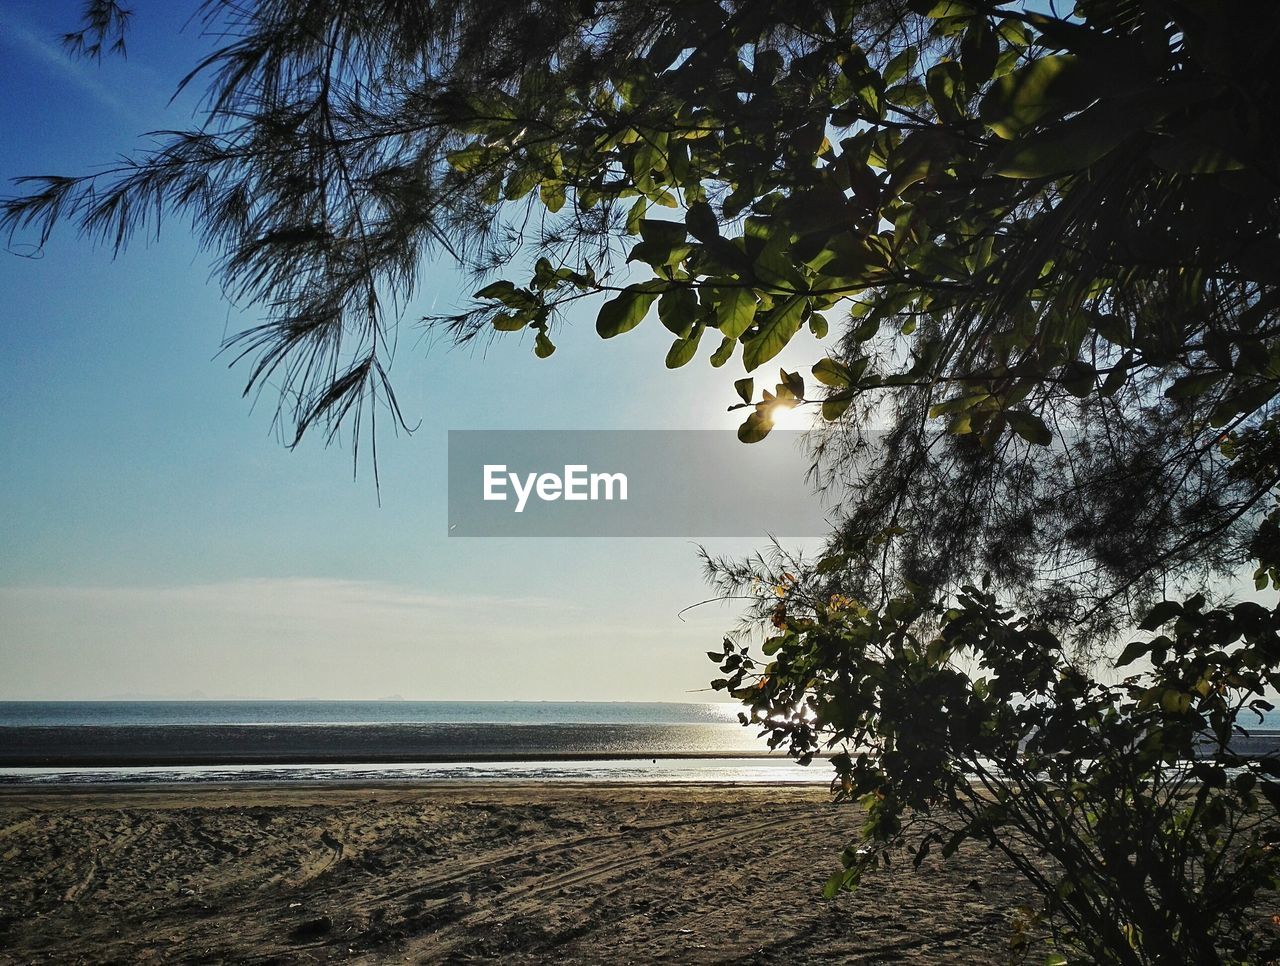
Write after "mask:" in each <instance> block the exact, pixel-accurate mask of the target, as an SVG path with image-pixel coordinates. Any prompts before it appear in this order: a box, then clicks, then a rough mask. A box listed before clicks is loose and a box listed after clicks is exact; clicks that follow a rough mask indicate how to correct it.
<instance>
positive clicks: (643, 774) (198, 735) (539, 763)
mask: <svg viewBox="0 0 1280 966" xmlns="http://www.w3.org/2000/svg"><path fill="white" fill-rule="evenodd" d="M737 712H738V707H737V706H736V705H732V704H716V703H628V702H617V703H612V702H532V701H515V702H493V701H478V702H473V701H87V702H82V701H77V702H36V701H30V702H21V701H15V702H0V785H44V786H48V785H66V784H82V783H95V784H97V783H121V782H129V783H153V782H244V781H250V782H252V781H258V782H279V781H326V782H340V783H360V782H372V781H448V782H464V781H570V782H572V781H596V782H599V781H607V782H717V781H719V782H807V783H820V784H826V783H827V782H829V781H830V780H831V777H832V770H831V766H830V764H829V763H827V762H825V761H822V760H818V761H815V762H814V763H813V764H812V765H810V766H808V767H802V766H800V765H797V764H795V763H794V762H793V761H791V760H790V759H788V758H786V757H785V756H783V755H779V754H775V753H771V752H770V751H769V749H768V747H767V746H766V744H765V743H764V741H763V740H762V739H761V738H760V737H759V736H758V735H757V733H756V730H755V729H753V728H744V727H743V726H742V725H740V724H739V723H738V722H737ZM1244 723H1245V724H1246V725H1247V727H1248V728H1249V732H1250V733H1249V734H1248V735H1241V736H1240V738H1239V739H1238V740H1237V741H1236V742H1233V744H1234V745H1236V746H1237V750H1238V751H1239V752H1240V753H1243V754H1276V753H1277V752H1278V751H1280V715H1277V714H1276V713H1275V712H1272V713H1270V714H1268V715H1266V716H1265V718H1264V719H1263V720H1262V721H1257V720H1256V718H1251V720H1249V721H1247V722H1244Z"/></svg>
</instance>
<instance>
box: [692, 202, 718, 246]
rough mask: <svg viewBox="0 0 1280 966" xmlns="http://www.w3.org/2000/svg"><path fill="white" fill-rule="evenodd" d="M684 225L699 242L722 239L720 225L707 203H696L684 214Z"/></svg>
mask: <svg viewBox="0 0 1280 966" xmlns="http://www.w3.org/2000/svg"><path fill="white" fill-rule="evenodd" d="M684 223H685V226H686V227H687V228H688V229H689V234H690V235H692V236H693V237H694V238H696V239H698V240H699V241H704V242H705V241H710V240H712V239H714V238H719V237H720V223H719V222H718V221H717V220H716V215H715V212H714V211H712V210H711V206H710V205H709V204H707V203H706V202H705V201H695V202H694V203H693V204H691V205H690V206H689V210H688V211H686V212H685V213H684Z"/></svg>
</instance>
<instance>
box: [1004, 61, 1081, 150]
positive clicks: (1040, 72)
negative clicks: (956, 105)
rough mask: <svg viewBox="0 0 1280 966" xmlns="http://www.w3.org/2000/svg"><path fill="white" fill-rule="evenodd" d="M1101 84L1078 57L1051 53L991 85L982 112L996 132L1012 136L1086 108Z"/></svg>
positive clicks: (1005, 136) (1006, 137)
mask: <svg viewBox="0 0 1280 966" xmlns="http://www.w3.org/2000/svg"><path fill="white" fill-rule="evenodd" d="M1100 86H1101V82H1100V81H1099V80H1098V79H1097V78H1094V77H1091V76H1090V72H1089V69H1088V68H1087V67H1086V66H1085V65H1084V64H1082V63H1081V62H1080V60H1079V58H1077V57H1075V56H1073V55H1071V54H1052V55H1050V56H1048V57H1040V58H1038V59H1036V60H1034V61H1032V62H1031V63H1030V64H1028V65H1027V66H1026V67H1023V68H1020V69H1019V70H1015V71H1013V72H1012V73H1009V74H1006V75H1005V76H1003V77H1001V78H1000V79H999V80H997V81H996V82H995V83H994V84H992V85H991V89H990V90H989V91H988V92H987V95H986V96H985V97H984V98H983V99H982V104H981V106H980V108H979V114H980V116H981V117H982V120H983V121H985V122H986V124H987V126H988V127H989V128H991V130H993V131H995V132H996V134H998V135H999V136H1000V137H1002V138H1005V139H1011V138H1015V137H1017V136H1018V134H1019V133H1021V132H1022V131H1023V130H1025V129H1026V128H1028V127H1031V126H1032V125H1034V124H1036V123H1037V122H1038V121H1040V119H1041V118H1043V117H1045V116H1047V115H1049V114H1055V113H1056V114H1062V113H1066V112H1068V111H1071V110H1078V109H1080V108H1082V107H1084V106H1085V105H1086V104H1088V103H1089V102H1090V101H1091V100H1093V98H1094V97H1096V96H1097V95H1098V93H1100V90H1099V88H1100Z"/></svg>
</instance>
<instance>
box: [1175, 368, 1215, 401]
mask: <svg viewBox="0 0 1280 966" xmlns="http://www.w3.org/2000/svg"><path fill="white" fill-rule="evenodd" d="M1226 378H1227V373H1225V372H1221V371H1219V372H1193V373H1191V374H1190V375H1186V376H1182V377H1181V378H1179V379H1175V380H1174V382H1173V385H1171V386H1170V387H1169V388H1168V389H1166V390H1165V391H1164V394H1165V396H1166V397H1167V398H1169V399H1195V398H1196V397H1197V396H1203V395H1204V394H1205V393H1206V392H1208V391H1209V390H1210V389H1212V388H1213V387H1214V386H1216V385H1217V384H1218V383H1220V382H1222V380H1223V379H1226Z"/></svg>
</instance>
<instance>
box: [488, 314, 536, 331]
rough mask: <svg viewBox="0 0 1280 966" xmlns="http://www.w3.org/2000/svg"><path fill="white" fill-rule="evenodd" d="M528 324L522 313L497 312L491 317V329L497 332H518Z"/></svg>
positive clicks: (527, 318)
mask: <svg viewBox="0 0 1280 966" xmlns="http://www.w3.org/2000/svg"><path fill="white" fill-rule="evenodd" d="M528 324H529V317H528V316H527V315H525V314H524V313H519V312H517V313H511V312H499V313H498V314H497V315H495V316H494V317H493V327H494V328H495V329H497V330H498V331H499V332H519V331H520V330H521V329H523V328H524V327H525V326H526V325H528Z"/></svg>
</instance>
